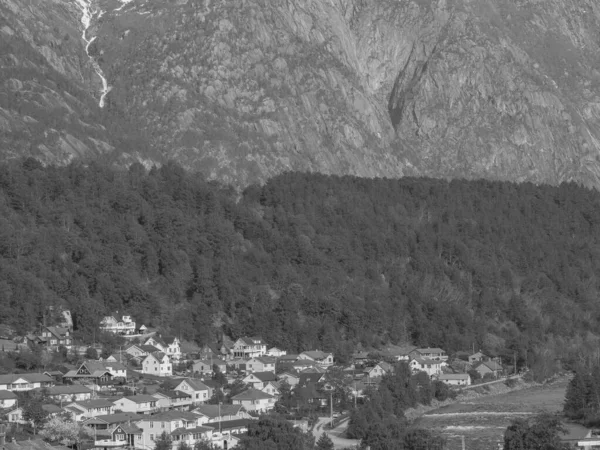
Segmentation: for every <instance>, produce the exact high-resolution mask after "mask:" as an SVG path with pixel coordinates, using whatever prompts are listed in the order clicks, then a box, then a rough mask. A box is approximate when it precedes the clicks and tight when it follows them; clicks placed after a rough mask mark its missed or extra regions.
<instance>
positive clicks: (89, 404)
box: [66, 399, 115, 422]
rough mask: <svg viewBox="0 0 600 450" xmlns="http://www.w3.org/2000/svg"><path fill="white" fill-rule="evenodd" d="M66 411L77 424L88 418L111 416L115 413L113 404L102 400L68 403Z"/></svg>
mask: <svg viewBox="0 0 600 450" xmlns="http://www.w3.org/2000/svg"><path fill="white" fill-rule="evenodd" d="M66 409H67V410H68V411H69V412H70V413H72V415H73V418H74V419H75V421H77V422H79V421H81V420H84V419H88V418H90V417H96V416H101V415H105V414H112V413H114V412H115V408H114V404H113V402H111V401H109V400H103V399H97V400H84V401H81V402H73V403H69V404H68V405H67V406H66Z"/></svg>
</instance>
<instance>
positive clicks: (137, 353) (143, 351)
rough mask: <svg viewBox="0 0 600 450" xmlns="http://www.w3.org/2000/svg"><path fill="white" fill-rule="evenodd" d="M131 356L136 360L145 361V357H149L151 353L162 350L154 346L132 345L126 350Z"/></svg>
mask: <svg viewBox="0 0 600 450" xmlns="http://www.w3.org/2000/svg"><path fill="white" fill-rule="evenodd" d="M124 352H125V353H127V354H128V355H130V356H133V357H134V358H139V359H140V360H142V359H144V357H146V356H148V355H149V354H150V353H155V352H160V349H159V348H157V347H155V346H154V345H138V344H132V345H130V346H129V347H127V348H126V349H125V350H124Z"/></svg>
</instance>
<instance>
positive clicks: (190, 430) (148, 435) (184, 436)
mask: <svg viewBox="0 0 600 450" xmlns="http://www.w3.org/2000/svg"><path fill="white" fill-rule="evenodd" d="M136 425H137V426H138V427H139V428H140V429H141V430H142V441H143V442H144V443H145V447H143V448H146V449H152V448H153V447H154V445H155V444H154V442H155V441H156V439H158V437H159V436H160V435H161V434H162V433H163V432H164V433H167V434H168V435H170V436H171V439H172V440H173V449H174V450H175V449H177V448H178V447H179V446H180V445H181V442H182V441H183V442H185V443H186V444H187V445H189V446H190V447H193V446H194V444H195V443H196V442H198V441H201V440H205V441H210V440H211V439H212V434H213V428H210V427H204V426H202V425H201V423H200V416H198V415H196V414H194V413H191V412H186V411H165V412H163V413H158V414H154V415H152V416H146V417H145V418H144V419H142V420H141V421H139V422H137V423H136Z"/></svg>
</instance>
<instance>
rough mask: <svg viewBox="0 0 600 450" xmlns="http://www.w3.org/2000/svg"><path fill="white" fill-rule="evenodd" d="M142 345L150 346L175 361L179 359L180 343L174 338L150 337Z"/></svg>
mask: <svg viewBox="0 0 600 450" xmlns="http://www.w3.org/2000/svg"><path fill="white" fill-rule="evenodd" d="M144 345H152V346H154V347H156V348H158V349H159V350H160V351H161V352H164V353H166V354H167V355H169V357H170V358H172V359H174V360H176V361H178V360H180V359H181V342H180V341H179V338H177V337H175V336H152V337H150V338H148V339H147V340H146V342H144Z"/></svg>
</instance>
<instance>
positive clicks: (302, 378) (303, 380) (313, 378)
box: [297, 373, 325, 387]
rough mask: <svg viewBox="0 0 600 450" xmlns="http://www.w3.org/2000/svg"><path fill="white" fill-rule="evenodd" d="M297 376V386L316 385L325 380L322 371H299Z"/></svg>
mask: <svg viewBox="0 0 600 450" xmlns="http://www.w3.org/2000/svg"><path fill="white" fill-rule="evenodd" d="M298 377H299V379H298V385H297V386H298V387H306V386H308V385H311V384H315V385H316V384H318V383H321V382H322V381H324V380H325V374H322V373H301V374H299V375H298Z"/></svg>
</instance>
